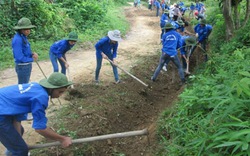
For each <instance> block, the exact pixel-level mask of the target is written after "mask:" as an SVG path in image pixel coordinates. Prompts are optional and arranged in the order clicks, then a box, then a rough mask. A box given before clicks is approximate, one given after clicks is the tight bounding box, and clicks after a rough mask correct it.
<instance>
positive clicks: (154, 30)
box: [0, 6, 198, 156]
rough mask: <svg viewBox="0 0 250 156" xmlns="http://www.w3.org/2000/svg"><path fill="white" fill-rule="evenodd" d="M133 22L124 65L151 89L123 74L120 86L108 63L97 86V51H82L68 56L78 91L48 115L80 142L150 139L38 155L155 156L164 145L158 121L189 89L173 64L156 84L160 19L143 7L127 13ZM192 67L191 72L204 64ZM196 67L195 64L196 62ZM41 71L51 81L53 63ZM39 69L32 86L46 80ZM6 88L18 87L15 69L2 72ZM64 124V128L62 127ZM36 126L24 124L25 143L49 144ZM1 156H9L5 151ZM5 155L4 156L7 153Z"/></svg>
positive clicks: (121, 52)
mask: <svg viewBox="0 0 250 156" xmlns="http://www.w3.org/2000/svg"><path fill="white" fill-rule="evenodd" d="M124 9H125V14H126V18H127V20H128V21H129V22H130V24H131V30H130V31H129V32H128V34H126V35H125V36H123V38H124V41H122V42H120V44H119V48H118V59H117V61H118V63H117V64H118V65H119V67H121V68H123V69H125V70H127V71H129V72H130V73H132V74H133V75H135V76H136V77H137V78H139V79H140V80H142V81H143V82H144V83H146V84H148V85H149V87H145V86H144V85H142V84H141V83H139V82H138V81H137V80H135V79H133V78H132V77H130V76H129V75H127V74H126V73H124V72H123V71H121V70H119V75H120V78H121V80H122V82H121V83H119V84H115V83H114V77H113V73H112V68H111V66H110V64H109V62H108V61H105V60H104V61H103V66H102V69H101V73H100V80H101V83H100V84H99V85H96V84H95V83H94V82H93V80H94V72H95V63H96V62H95V50H94V48H93V46H94V45H93V44H91V43H89V44H88V45H86V44H85V45H83V46H79V47H81V48H78V49H77V50H75V51H71V52H69V53H68V54H67V59H68V61H69V64H70V67H69V68H70V73H68V75H70V78H71V80H72V81H73V82H74V83H75V84H74V88H72V89H69V91H68V92H67V93H66V94H65V95H64V96H63V97H62V98H60V99H59V100H56V99H54V100H53V103H50V106H49V108H48V111H47V114H48V115H49V126H51V127H53V128H54V129H56V130H59V131H60V133H62V134H64V135H69V134H70V135H71V136H73V137H74V138H75V139H77V138H85V137H91V136H98V135H105V134H111V133H119V132H126V131H134V130H142V129H145V128H147V129H148V131H149V135H148V136H137V137H128V138H120V139H108V140H105V141H96V142H91V143H88V144H77V145H73V146H72V147H70V148H67V149H61V148H60V147H51V148H47V149H43V150H33V151H31V152H32V153H31V154H32V155H39V156H40V155H44V156H45V155H46V156H48V155H51V156H54V155H62V156H73V155H75V156H76V155H79V156H83V155H87V156H91V155H93V156H110V155H122V154H123V155H126V156H138V155H145V156H152V155H155V154H156V153H155V151H156V149H157V148H158V147H160V145H158V144H157V134H156V131H157V129H156V125H157V120H158V117H159V116H160V114H161V112H162V111H163V110H164V109H167V108H168V107H169V106H171V105H172V104H173V103H174V102H175V101H176V100H178V95H179V94H180V93H181V92H182V90H183V88H184V86H180V85H179V84H180V80H179V76H178V73H177V69H176V67H175V66H174V65H173V64H172V63H170V64H169V66H168V71H167V72H161V74H160V75H159V76H158V79H157V81H156V82H151V80H150V77H151V75H152V74H153V72H154V70H155V68H156V66H157V64H158V60H159V57H160V53H161V52H160V48H161V45H160V44H159V43H160V33H161V32H160V31H161V30H160V27H159V20H160V18H159V17H156V16H155V11H150V10H148V9H147V8H144V7H142V8H141V9H137V8H134V7H131V6H130V7H125V8H124ZM196 60H198V59H197V58H196V59H195V60H193V62H196V63H195V64H191V65H190V68H191V69H190V71H191V72H192V71H193V70H194V67H195V65H197V64H198V62H197V61H196ZM191 63H192V60H191ZM38 64H39V66H40V67H41V68H42V70H43V72H44V73H45V74H46V75H47V76H48V75H50V73H51V72H52V67H51V63H50V61H39V62H38ZM39 66H38V65H37V64H36V63H34V64H33V70H32V76H31V81H39V80H40V79H42V78H44V75H43V74H42V72H41V70H40V68H39ZM0 77H1V82H0V86H1V87H3V86H7V85H11V84H16V82H17V78H16V73H15V71H14V69H13V68H11V69H7V70H4V71H2V72H0ZM58 123H63V124H60V125H58ZM31 124H32V121H24V122H23V125H24V127H25V130H26V131H25V134H24V138H25V140H26V141H27V143H28V144H30V145H33V144H38V143H41V142H42V141H43V142H49V141H48V140H44V139H43V138H42V137H41V136H40V135H39V134H37V133H35V132H34V130H33V129H32V128H31ZM0 151H1V152H2V151H4V148H3V147H0ZM2 154H3V152H2Z"/></svg>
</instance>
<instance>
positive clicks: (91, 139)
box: [29, 129, 148, 150]
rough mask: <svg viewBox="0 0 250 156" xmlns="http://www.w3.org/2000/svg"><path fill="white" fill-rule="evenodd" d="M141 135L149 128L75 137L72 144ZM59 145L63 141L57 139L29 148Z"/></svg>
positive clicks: (145, 133) (146, 132)
mask: <svg viewBox="0 0 250 156" xmlns="http://www.w3.org/2000/svg"><path fill="white" fill-rule="evenodd" d="M139 135H148V130H147V129H143V130H138V131H129V132H123V133H115V134H107V135H101V136H94V137H88V138H81V139H75V140H72V144H79V143H86V142H93V141H99V140H105V139H112V138H124V137H131V136H139ZM59 145H61V143H60V142H59V141H56V142H52V143H46V144H38V145H32V146H29V149H30V150H33V149H38V148H46V147H51V146H59Z"/></svg>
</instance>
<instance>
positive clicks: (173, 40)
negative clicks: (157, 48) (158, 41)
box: [162, 29, 181, 57]
mask: <svg viewBox="0 0 250 156" xmlns="http://www.w3.org/2000/svg"><path fill="white" fill-rule="evenodd" d="M162 44H163V47H162V51H163V52H165V53H167V54H168V55H169V56H170V57H171V56H175V55H177V49H178V48H179V47H180V46H181V35H180V34H179V33H178V32H176V31H175V30H174V29H172V30H170V31H168V32H166V33H165V34H164V35H163V36H162Z"/></svg>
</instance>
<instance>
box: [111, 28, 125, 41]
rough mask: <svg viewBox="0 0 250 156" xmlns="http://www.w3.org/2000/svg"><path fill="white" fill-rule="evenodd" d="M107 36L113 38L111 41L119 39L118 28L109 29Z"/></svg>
mask: <svg viewBox="0 0 250 156" xmlns="http://www.w3.org/2000/svg"><path fill="white" fill-rule="evenodd" d="M108 37H109V38H110V39H111V40H113V41H117V42H118V41H121V40H122V38H121V33H120V31H119V30H114V31H109V32H108Z"/></svg>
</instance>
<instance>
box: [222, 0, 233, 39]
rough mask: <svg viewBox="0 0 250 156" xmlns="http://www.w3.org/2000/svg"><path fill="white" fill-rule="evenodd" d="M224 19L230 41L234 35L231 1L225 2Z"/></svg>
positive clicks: (226, 0) (227, 37) (225, 0)
mask: <svg viewBox="0 0 250 156" xmlns="http://www.w3.org/2000/svg"><path fill="white" fill-rule="evenodd" d="M223 17H224V19H225V24H226V39H227V40H230V39H231V38H232V37H233V33H234V22H233V18H232V11H231V0H224V1H223Z"/></svg>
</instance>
